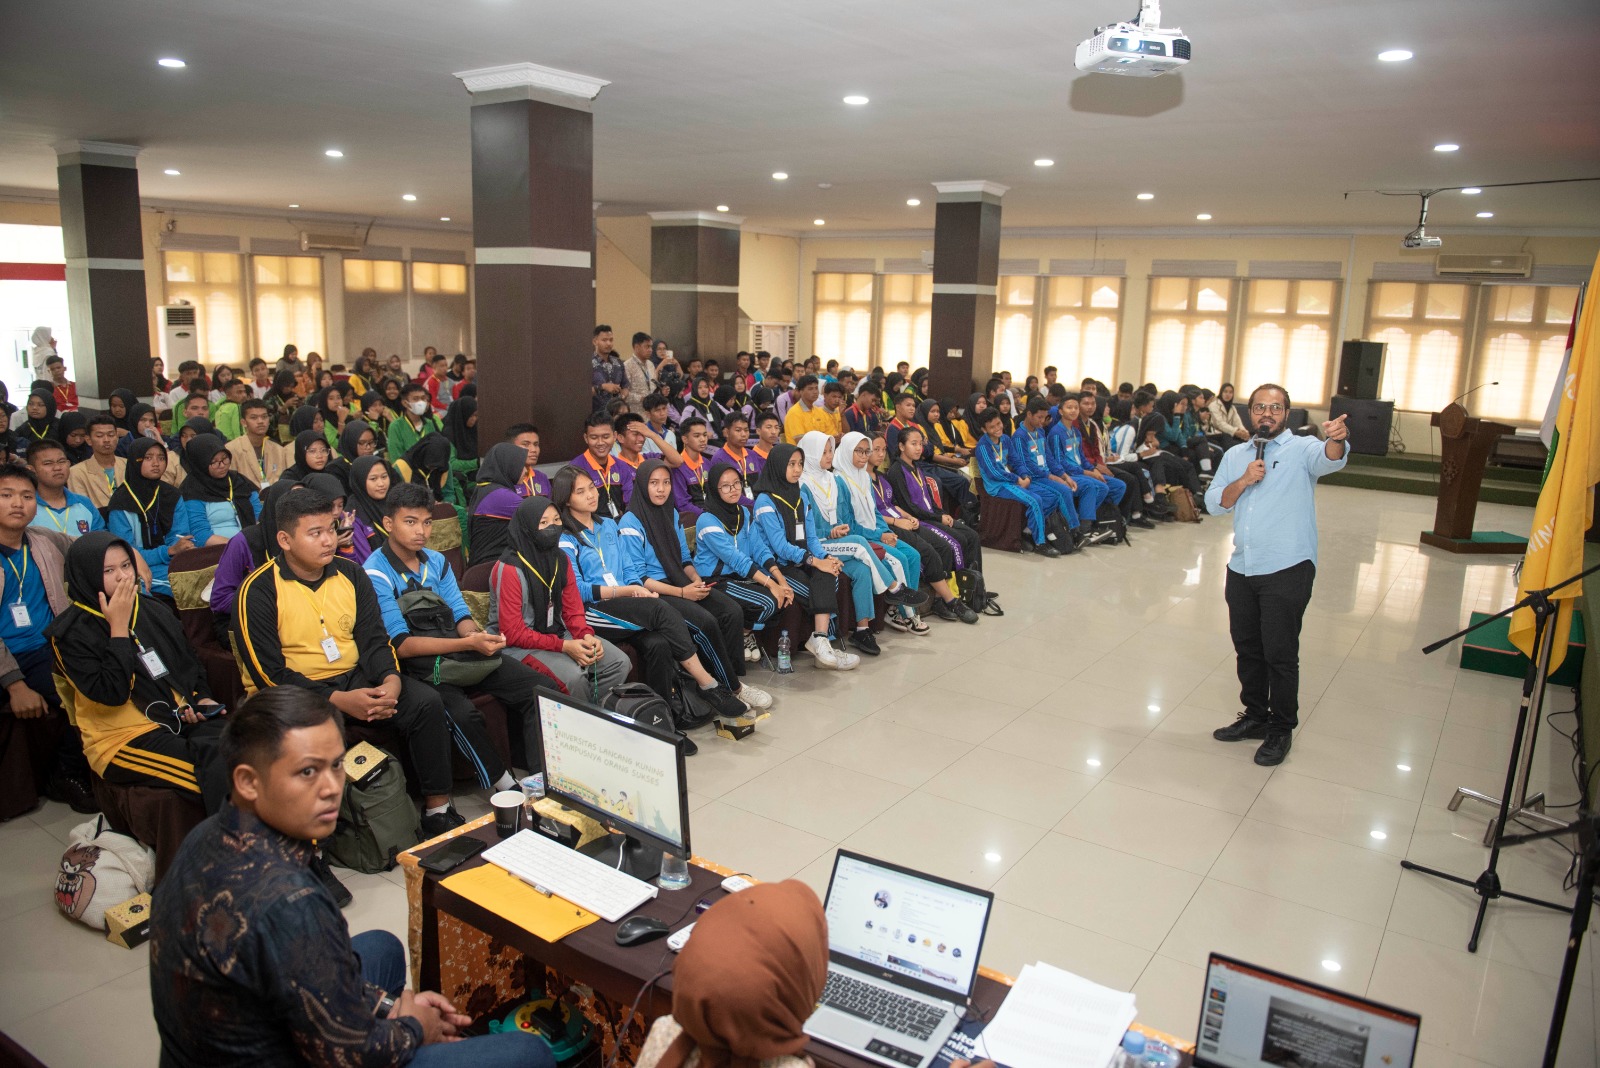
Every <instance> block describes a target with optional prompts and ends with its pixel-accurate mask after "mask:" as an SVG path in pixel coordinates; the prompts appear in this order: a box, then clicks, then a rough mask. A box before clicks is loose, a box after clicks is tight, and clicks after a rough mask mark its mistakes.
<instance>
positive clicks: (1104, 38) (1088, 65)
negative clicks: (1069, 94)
mask: <svg viewBox="0 0 1600 1068" xmlns="http://www.w3.org/2000/svg"><path fill="white" fill-rule="evenodd" d="M1188 62H1189V38H1187V37H1185V36H1184V35H1183V31H1182V30H1180V29H1178V28H1177V27H1173V28H1171V29H1167V30H1164V29H1162V28H1161V0H1141V3H1140V6H1139V14H1138V15H1137V16H1135V17H1134V20H1133V21H1132V22H1118V23H1114V24H1112V25H1110V26H1099V27H1096V29H1095V31H1094V36H1093V37H1090V38H1089V39H1088V40H1087V41H1080V42H1078V50H1077V53H1076V54H1075V55H1074V56H1073V64H1074V65H1075V66H1076V67H1077V68H1078V69H1079V70H1082V71H1089V72H1090V73H1094V72H1098V73H1101V74H1122V75H1125V76H1127V77H1130V78H1156V77H1159V76H1161V75H1163V74H1166V73H1167V72H1168V71H1174V70H1177V69H1178V68H1179V67H1182V66H1184V65H1185V64H1187V63H1188Z"/></svg>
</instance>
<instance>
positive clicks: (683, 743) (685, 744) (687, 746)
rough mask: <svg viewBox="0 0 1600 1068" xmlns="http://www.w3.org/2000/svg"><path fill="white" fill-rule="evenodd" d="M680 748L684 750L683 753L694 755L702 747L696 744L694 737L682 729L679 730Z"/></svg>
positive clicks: (687, 755) (689, 755)
mask: <svg viewBox="0 0 1600 1068" xmlns="http://www.w3.org/2000/svg"><path fill="white" fill-rule="evenodd" d="M678 748H679V749H682V750H683V755H684V756H686V757H692V756H694V755H695V754H696V753H698V752H700V747H699V746H698V745H695V744H694V739H693V738H691V737H689V736H688V735H687V734H685V733H683V732H682V731H679V732H678Z"/></svg>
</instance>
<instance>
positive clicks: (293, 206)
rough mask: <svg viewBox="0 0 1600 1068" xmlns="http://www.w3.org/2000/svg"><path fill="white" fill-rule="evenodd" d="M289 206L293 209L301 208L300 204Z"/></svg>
mask: <svg viewBox="0 0 1600 1068" xmlns="http://www.w3.org/2000/svg"><path fill="white" fill-rule="evenodd" d="M289 206H290V207H291V208H298V207H299V206H300V205H298V204H290V205H289Z"/></svg>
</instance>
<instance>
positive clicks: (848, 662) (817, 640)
mask: <svg viewBox="0 0 1600 1068" xmlns="http://www.w3.org/2000/svg"><path fill="white" fill-rule="evenodd" d="M806 649H807V650H809V651H810V653H811V655H812V656H814V657H816V658H817V666H818V667H823V668H828V669H829V670H831V671H849V670H851V669H852V668H854V667H855V666H856V665H857V664H859V663H861V658H860V657H858V656H856V655H855V654H854V653H842V652H840V651H839V650H837V649H835V648H834V647H833V645H832V643H830V642H829V641H828V639H827V638H825V637H823V636H822V635H821V634H813V635H812V636H811V637H810V638H808V639H806Z"/></svg>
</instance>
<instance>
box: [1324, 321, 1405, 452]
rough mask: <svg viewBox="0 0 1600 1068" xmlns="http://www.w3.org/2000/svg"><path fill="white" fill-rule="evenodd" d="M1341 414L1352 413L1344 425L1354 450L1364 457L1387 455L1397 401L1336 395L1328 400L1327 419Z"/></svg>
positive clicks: (1347, 414)
mask: <svg viewBox="0 0 1600 1068" xmlns="http://www.w3.org/2000/svg"><path fill="white" fill-rule="evenodd" d="M1380 347H1381V346H1380ZM1341 415H1345V416H1349V418H1347V419H1346V420H1345V421H1344V425H1345V428H1346V429H1348V430H1349V431H1350V439H1349V440H1350V451H1351V452H1356V453H1360V454H1362V455H1363V456H1385V455H1387V454H1388V452H1389V428H1390V426H1391V425H1392V424H1393V422H1394V401H1380V400H1358V399H1356V398H1354V397H1334V398H1333V399H1332V400H1331V401H1329V403H1328V418H1329V419H1337V418H1339V417H1340V416H1341Z"/></svg>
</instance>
